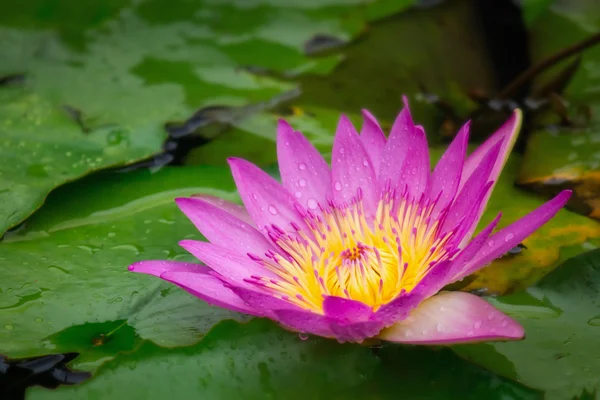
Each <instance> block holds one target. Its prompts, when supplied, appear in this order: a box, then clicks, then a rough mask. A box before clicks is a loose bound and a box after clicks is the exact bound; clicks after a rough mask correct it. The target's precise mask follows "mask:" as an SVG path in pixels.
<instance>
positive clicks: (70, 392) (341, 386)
mask: <svg viewBox="0 0 600 400" xmlns="http://www.w3.org/2000/svg"><path fill="white" fill-rule="evenodd" d="M442 365H443V366H444V369H443V370H442V371H443V373H440V369H439V366H442ZM475 380H476V382H477V383H476V384H475V385H473V382H474V381H475ZM467 387H468V388H469V389H468V390H467V392H468V393H467V394H466V393H465V388H467ZM113 393H119V395H120V396H122V397H126V398H130V399H163V398H165V397H168V396H170V397H174V398H193V397H200V398H208V399H215V400H216V399H231V398H243V399H283V398H285V399H324V398H332V399H373V400H375V399H390V400H392V399H397V398H398V395H399V393H401V394H402V397H406V398H410V399H434V400H435V399H448V398H449V397H450V398H464V399H482V398H485V399H491V400H493V399H498V400H499V399H507V398H509V399H515V400H516V399H532V400H533V399H540V398H541V395H540V394H539V393H538V392H536V391H533V390H530V389H528V388H525V387H524V386H522V385H519V384H516V383H514V382H511V381H509V380H507V379H504V378H499V377H497V376H494V375H493V374H490V373H489V372H487V371H485V370H483V369H480V368H478V367H476V366H473V365H470V364H468V363H467V362H465V361H463V360H460V359H459V358H458V357H456V356H455V355H453V354H452V353H451V352H450V351H448V350H445V351H441V352H440V351H435V350H430V349H411V348H405V347H396V348H394V347H385V348H382V349H377V351H376V352H374V351H372V349H370V348H368V347H365V346H360V345H352V344H345V345H341V344H339V343H337V342H335V341H334V340H327V339H319V338H308V339H307V338H304V340H302V338H300V337H299V336H298V335H297V334H293V333H289V332H285V331H282V330H281V328H279V327H277V326H275V325H274V324H272V323H270V322H268V321H265V320H258V319H257V320H254V321H252V322H250V323H248V324H246V325H238V324H236V323H233V322H225V323H222V324H220V325H219V326H217V327H215V328H214V329H213V330H212V331H211V332H210V333H209V334H208V335H207V336H206V337H205V338H204V339H203V340H202V342H200V343H199V344H197V345H195V346H191V347H184V348H177V349H163V348H160V347H157V346H156V345H154V344H151V343H144V344H143V345H142V346H141V347H139V348H138V349H137V350H136V351H134V352H133V353H130V354H121V355H119V356H117V358H115V359H114V360H112V361H110V362H109V363H107V364H106V365H104V366H102V367H101V368H100V369H99V370H98V371H97V374H96V376H95V377H94V378H93V379H91V380H90V381H88V382H85V383H84V384H82V385H78V386H72V387H62V388H60V389H58V390H55V391H49V390H45V389H38V388H36V389H30V391H29V392H28V396H29V397H28V398H30V399H33V400H38V399H55V398H60V399H80V398H86V399H92V400H93V399H104V398H107V397H110V396H111V395H112V394H113ZM455 396H456V397H455Z"/></svg>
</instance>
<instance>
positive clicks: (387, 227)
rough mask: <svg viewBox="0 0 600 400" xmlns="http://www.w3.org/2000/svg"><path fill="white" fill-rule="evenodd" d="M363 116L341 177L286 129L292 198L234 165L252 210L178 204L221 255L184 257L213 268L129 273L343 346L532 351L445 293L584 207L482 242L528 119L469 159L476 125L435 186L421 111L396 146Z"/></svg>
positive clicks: (258, 173) (397, 125)
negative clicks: (496, 190)
mask: <svg viewBox="0 0 600 400" xmlns="http://www.w3.org/2000/svg"><path fill="white" fill-rule="evenodd" d="M405 103H406V100H405ZM363 116H364V124H363V127H362V130H361V132H360V134H359V133H358V132H357V131H356V130H355V128H354V127H353V126H352V123H351V122H350V121H349V120H348V118H346V117H345V116H342V117H341V119H340V122H339V125H338V128H337V132H336V135H335V139H334V144H333V152H332V157H331V167H330V166H329V165H328V164H327V162H326V161H325V160H324V159H323V157H322V156H321V154H320V153H319V152H318V151H317V150H316V149H315V148H314V147H313V146H312V145H311V144H310V143H309V141H308V140H307V139H306V138H305V137H304V136H303V135H302V134H301V133H300V132H297V131H294V130H293V128H292V127H291V126H290V125H288V124H287V123H286V122H285V121H279V124H278V128H277V156H278V159H279V167H280V172H281V180H282V183H281V184H280V183H279V182H277V181H276V180H275V179H273V178H271V177H270V176H269V175H267V174H266V173H265V172H263V171H262V170H261V169H259V168H258V167H256V166H255V165H253V164H251V163H249V162H247V161H245V160H242V159H237V158H231V159H229V165H230V167H231V171H232V173H233V178H234V180H235V183H236V185H237V188H238V190H239V194H240V196H241V198H242V201H243V203H244V206H245V208H243V207H241V206H239V205H236V204H233V203H229V202H226V201H224V200H220V199H217V198H214V197H210V196H201V195H199V196H195V197H191V198H178V199H176V202H177V205H178V206H179V207H180V208H181V210H182V211H183V212H184V213H185V214H186V215H187V216H188V217H189V218H190V220H191V221H192V222H193V223H194V225H195V226H196V227H197V228H198V229H199V230H200V232H201V233H202V234H203V235H204V236H205V237H206V238H207V239H208V240H209V241H210V243H209V242H203V241H194V240H183V241H181V242H180V245H181V246H182V247H183V248H185V249H186V250H187V251H189V252H190V253H191V254H193V255H194V256H195V257H196V258H198V259H199V260H201V261H202V262H203V263H205V264H206V266H205V265H201V264H191V263H185V262H176V261H142V262H139V263H136V264H133V265H132V266H130V267H129V269H130V270H131V271H135V272H142V273H146V274H151V275H155V276H158V277H160V278H162V279H164V280H166V281H169V282H172V283H175V284H176V285H178V286H180V287H182V288H184V289H185V290H187V291H188V292H189V293H191V294H193V295H194V296H196V297H199V298H201V299H203V300H205V301H206V302H208V303H210V304H213V305H216V306H219V307H225V308H228V309H230V310H235V311H239V312H241V313H246V314H250V315H254V316H258V317H267V318H270V319H272V320H275V321H277V322H278V323H279V324H281V325H282V326H283V327H285V328H287V329H289V330H292V331H296V332H300V333H301V334H303V335H304V334H314V335H319V336H324V337H328V338H336V339H337V340H338V341H340V342H345V341H348V342H362V341H363V340H365V339H367V338H378V339H383V340H388V341H392V342H401V343H411V344H451V343H460V342H471V341H489V340H514V339H520V338H522V337H523V335H524V331H523V328H522V327H521V326H520V325H519V324H518V323H517V322H515V321H514V320H512V319H511V318H510V317H508V316H506V315H504V314H503V313H501V312H500V311H498V310H496V309H495V308H493V307H492V306H491V305H490V304H489V303H487V302H486V301H485V300H483V299H481V298H480V297H477V296H475V295H473V294H469V293H465V292H449V291H443V290H442V289H443V288H444V287H445V286H446V285H448V284H450V283H452V282H455V281H459V280H461V279H463V278H464V277H466V276H467V275H470V274H472V273H473V272H475V271H477V270H479V269H480V268H482V267H484V266H485V265H486V264H488V263H490V262H491V261H492V260H494V259H495V258H497V257H500V256H502V255H503V254H504V253H506V252H507V251H508V250H510V249H511V248H513V247H514V246H516V245H517V244H519V243H520V242H521V241H522V240H523V239H524V238H525V237H527V236H528V235H530V234H531V233H532V232H533V231H535V230H536V229H537V228H539V227H540V226H541V225H543V224H544V223H546V222H547V221H548V220H549V219H550V218H552V217H553V216H554V214H555V213H556V212H557V211H558V210H559V209H560V208H561V207H563V206H564V205H565V203H566V202H567V200H568V199H569V197H570V192H569V191H564V192H562V193H560V194H559V195H558V196H556V197H555V198H554V199H552V200H550V201H549V202H547V203H545V204H544V205H542V206H541V207H539V208H538V209H536V210H535V211H533V212H531V213H530V214H529V215H527V216H525V217H524V218H522V219H521V220H519V221H517V222H514V223H513V224H511V225H508V226H507V227H505V228H503V229H500V230H498V231H497V232H495V233H494V232H493V231H494V228H495V227H496V224H497V223H498V220H499V218H500V215H499V216H498V217H497V218H496V219H494V220H493V221H492V222H491V224H489V225H488V226H486V227H484V228H483V229H481V231H480V232H479V233H478V234H477V235H476V236H475V237H473V234H474V231H475V227H476V226H477V224H478V221H479V219H480V217H481V215H482V213H483V210H484V208H485V206H486V203H487V201H488V198H489V196H490V193H491V191H492V188H493V187H494V184H495V182H496V181H497V179H498V175H499V174H500V171H501V169H502V167H503V166H504V164H505V162H506V160H507V158H508V154H509V153H510V151H511V149H512V147H513V144H514V142H515V139H516V136H517V133H518V130H519V127H520V124H521V118H522V117H521V112H520V111H518V110H517V111H515V112H514V113H513V114H512V116H511V117H510V118H509V120H508V121H507V122H505V123H504V125H503V126H502V127H500V129H499V130H498V131H497V132H496V133H495V134H494V135H492V136H491V137H490V138H489V139H488V140H487V141H486V142H485V143H483V144H482V145H481V146H480V147H479V148H478V149H476V150H475V151H474V152H472V153H471V154H470V155H469V156H468V157H466V150H467V141H468V135H469V123H467V124H465V125H464V126H463V127H462V128H461V129H460V131H459V132H458V134H457V135H456V137H455V139H454V140H453V141H452V143H451V144H450V146H449V147H448V150H447V151H446V152H445V154H444V155H443V156H442V158H441V159H440V161H439V162H438V163H437V165H436V167H435V169H434V170H433V172H431V169H430V161H429V151H428V147H427V140H426V137H425V131H424V130H423V128H422V127H421V126H415V125H414V123H413V121H412V118H411V115H410V111H409V108H408V104H407V103H406V104H405V107H404V109H403V110H402V112H401V113H400V114H399V115H398V117H397V119H396V121H395V122H394V124H393V126H392V129H391V133H390V135H389V138H387V139H386V137H385V135H384V133H383V131H382V129H381V128H380V126H379V124H378V123H377V121H376V120H375V118H374V117H373V116H372V115H371V114H370V113H369V112H367V111H363Z"/></svg>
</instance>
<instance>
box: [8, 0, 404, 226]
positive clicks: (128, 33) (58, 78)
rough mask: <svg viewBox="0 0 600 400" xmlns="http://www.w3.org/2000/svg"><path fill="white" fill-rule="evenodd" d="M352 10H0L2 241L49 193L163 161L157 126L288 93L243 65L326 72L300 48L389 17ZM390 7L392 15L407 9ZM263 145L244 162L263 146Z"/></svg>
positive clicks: (355, 4)
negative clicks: (156, 157)
mask: <svg viewBox="0 0 600 400" xmlns="http://www.w3.org/2000/svg"><path fill="white" fill-rule="evenodd" d="M360 3H361V2H359V1H336V0H330V1H319V2H308V3H304V2H303V4H302V5H298V4H297V2H295V1H278V2H271V3H269V2H267V3H264V4H261V3H260V2H257V3H255V4H247V3H246V2H244V1H239V0H238V1H236V0H229V1H223V2H214V1H209V0H206V1H202V2H181V3H179V5H178V6H177V7H173V6H172V3H171V2H170V1H166V0H146V1H141V2H133V1H129V0H111V1H110V2H108V3H107V2H105V1H103V0H93V1H91V2H86V3H85V4H83V3H80V2H76V1H62V2H50V3H48V2H44V1H39V0H25V1H21V2H12V3H10V4H4V5H3V6H2V13H1V14H0V59H2V60H3V62H2V64H1V65H0V160H1V161H0V177H1V181H0V234H1V233H3V232H4V231H5V230H6V229H8V228H10V227H12V226H14V225H16V224H18V223H19V222H21V221H22V220H24V219H25V218H26V217H27V216H29V215H30V214H31V213H32V212H33V211H35V210H36V209H37V208H38V207H40V206H41V204H42V203H43V201H44V198H45V197H46V196H47V194H48V193H49V192H50V191H51V190H52V189H53V188H55V187H57V186H59V185H61V184H64V183H65V182H68V181H72V180H74V179H77V178H80V177H82V176H84V175H86V174H88V173H90V172H92V171H94V170H98V169H102V168H106V167H109V166H115V165H123V164H130V163H132V162H134V161H136V160H140V159H143V158H147V157H150V156H152V155H153V154H156V153H159V152H161V150H162V143H163V141H164V139H165V137H166V132H165V130H164V129H163V124H164V123H165V122H166V121H171V120H180V121H181V120H185V119H187V118H188V117H189V116H191V115H192V114H194V113H195V112H196V111H198V110H199V109H202V108H204V107H207V106H214V105H225V106H243V105H249V104H256V103H260V102H263V101H267V100H269V99H272V98H273V97H276V96H278V95H279V94H281V93H283V92H286V91H289V90H291V89H292V88H294V87H295V85H296V84H295V83H294V82H283V81H281V80H277V79H274V78H269V77H265V76H256V75H253V74H251V73H249V72H248V71H247V70H245V69H243V68H240V67H244V66H258V67H261V68H266V69H269V70H272V71H277V72H279V73H283V72H286V71H291V70H294V71H296V74H298V73H300V72H302V73H308V72H314V73H326V72H328V71H329V70H331V68H332V67H333V66H334V65H335V64H336V63H337V62H338V61H339V57H337V56H332V57H319V58H315V59H311V58H309V57H308V56H307V55H306V54H305V53H304V46H305V44H306V41H307V40H309V39H311V38H312V37H314V36H315V35H317V34H319V35H326V36H332V37H336V38H339V39H340V40H343V41H347V40H350V39H351V38H352V37H354V36H355V35H357V34H358V33H359V32H360V31H361V29H362V28H363V27H364V24H365V21H366V20H367V19H368V18H369V14H370V13H371V12H382V13H383V14H384V15H385V13H386V12H391V10H387V7H388V5H386V4H379V3H378V2H375V3H372V4H370V5H368V6H362V5H361V4H360ZM383 3H385V2H383ZM398 3H399V4H398V5H397V9H401V8H403V7H407V6H409V5H410V4H411V1H403V2H398ZM217 21H218V22H217ZM241 22H243V24H242V23H241ZM284 32H285V34H283V33H284ZM258 111H265V110H264V109H263V110H258ZM254 112H257V110H254ZM244 133H245V134H246V135H248V136H249V135H256V130H250V131H244ZM260 136H261V135H258V136H255V137H254V138H255V139H258V140H257V141H256V143H255V144H254V143H253V144H252V145H251V146H249V148H248V151H247V152H246V153H245V155H249V156H252V155H254V154H255V153H257V149H260V148H261V147H262V146H263V143H262V142H261V141H260ZM248 143H251V140H246V141H245V142H244V144H245V146H244V147H241V148H242V149H245V148H246V146H248Z"/></svg>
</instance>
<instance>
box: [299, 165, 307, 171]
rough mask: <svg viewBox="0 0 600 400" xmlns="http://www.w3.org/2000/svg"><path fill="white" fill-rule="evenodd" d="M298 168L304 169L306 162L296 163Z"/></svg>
mask: <svg viewBox="0 0 600 400" xmlns="http://www.w3.org/2000/svg"><path fill="white" fill-rule="evenodd" d="M298 168H299V169H301V170H303V171H304V170H305V169H306V164H304V163H300V164H298Z"/></svg>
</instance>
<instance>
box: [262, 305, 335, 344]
mask: <svg viewBox="0 0 600 400" xmlns="http://www.w3.org/2000/svg"><path fill="white" fill-rule="evenodd" d="M273 313H274V314H275V318H276V319H277V320H278V321H279V322H280V323H281V324H283V325H284V326H286V327H288V328H290V329H292V330H295V331H298V332H302V333H311V334H313V335H318V336H322V337H328V338H332V337H334V336H335V335H334V333H333V331H332V330H331V328H330V326H329V321H328V318H327V317H325V316H324V315H320V314H315V313H312V312H310V311H305V310H289V309H288V310H274V311H273Z"/></svg>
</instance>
